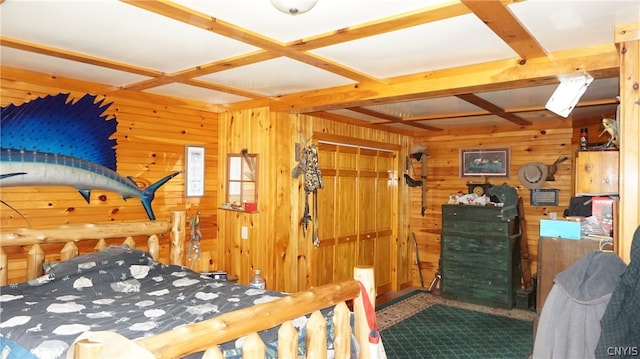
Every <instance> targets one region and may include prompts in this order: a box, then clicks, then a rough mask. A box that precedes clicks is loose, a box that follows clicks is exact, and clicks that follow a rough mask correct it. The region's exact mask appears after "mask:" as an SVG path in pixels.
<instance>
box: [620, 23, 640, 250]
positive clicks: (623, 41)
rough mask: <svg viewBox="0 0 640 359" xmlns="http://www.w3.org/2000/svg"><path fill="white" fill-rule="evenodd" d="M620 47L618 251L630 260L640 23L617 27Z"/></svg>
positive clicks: (635, 220) (636, 221) (639, 155)
mask: <svg viewBox="0 0 640 359" xmlns="http://www.w3.org/2000/svg"><path fill="white" fill-rule="evenodd" d="M616 42H618V44H617V45H618V49H619V51H620V118H619V119H618V126H619V131H620V141H619V143H620V178H619V181H620V207H619V208H620V217H621V218H620V219H619V223H620V226H619V227H620V230H619V231H618V233H619V235H618V244H619V247H618V248H619V251H618V254H619V255H620V256H621V257H622V259H623V260H624V261H625V262H627V263H628V262H629V261H630V260H631V242H632V240H633V233H634V232H635V230H636V228H638V226H639V225H640V201H638V198H640V183H639V182H638V178H640V142H639V141H638V139H639V138H640V103H639V102H638V101H640V89H639V87H638V84H640V23H633V24H627V25H624V26H619V27H617V28H616Z"/></svg>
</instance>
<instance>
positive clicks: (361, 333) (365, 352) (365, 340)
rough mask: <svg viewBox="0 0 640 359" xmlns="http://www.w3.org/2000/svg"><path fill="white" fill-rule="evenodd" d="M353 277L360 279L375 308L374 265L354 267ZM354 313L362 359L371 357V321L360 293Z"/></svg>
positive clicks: (354, 303)
mask: <svg viewBox="0 0 640 359" xmlns="http://www.w3.org/2000/svg"><path fill="white" fill-rule="evenodd" d="M353 278H354V279H355V280H357V281H360V282H361V283H362V284H363V286H364V289H365V290H366V291H367V294H368V295H369V301H371V305H372V306H373V307H374V308H375V305H376V284H375V281H374V276H373V267H354V268H353ZM353 313H354V315H355V335H356V340H357V341H358V343H359V344H360V359H368V358H370V357H371V356H370V350H369V332H370V330H369V323H368V322H367V314H366V312H365V310H364V302H363V297H362V295H361V294H359V295H358V296H357V297H356V298H355V299H354V300H353Z"/></svg>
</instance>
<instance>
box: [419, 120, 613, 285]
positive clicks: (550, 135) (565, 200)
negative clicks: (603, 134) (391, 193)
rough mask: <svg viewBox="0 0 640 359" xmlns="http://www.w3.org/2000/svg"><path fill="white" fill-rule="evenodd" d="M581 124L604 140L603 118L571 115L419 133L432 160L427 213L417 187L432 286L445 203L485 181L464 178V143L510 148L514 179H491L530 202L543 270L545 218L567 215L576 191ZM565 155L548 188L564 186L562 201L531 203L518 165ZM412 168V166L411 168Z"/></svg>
mask: <svg viewBox="0 0 640 359" xmlns="http://www.w3.org/2000/svg"><path fill="white" fill-rule="evenodd" d="M581 127H586V128H588V129H589V140H590V141H591V142H592V143H596V142H602V141H603V140H604V139H603V138H598V135H599V134H600V131H601V128H600V119H599V118H594V119H591V120H586V121H581V122H576V123H572V121H571V120H565V121H558V122H555V123H551V122H548V123H545V124H544V125H535V126H534V125H532V126H527V127H515V126H511V127H509V126H506V127H504V128H468V129H459V130H449V131H442V132H440V133H437V132H430V133H429V134H428V135H426V136H419V137H416V138H415V141H416V143H420V144H423V145H425V146H427V147H428V159H427V210H426V213H425V216H424V217H422V216H421V215H420V209H421V193H420V188H419V187H415V188H412V189H411V190H410V192H411V194H410V195H411V203H412V205H411V208H412V211H411V227H412V230H413V231H415V233H416V237H417V241H418V247H419V255H420V260H421V263H422V264H421V268H422V272H423V276H424V278H425V287H428V286H429V284H430V283H431V280H433V278H434V276H435V273H436V271H437V270H438V261H439V258H440V239H441V237H440V233H441V229H442V218H441V216H442V210H441V206H442V205H443V204H446V203H447V201H448V199H449V196H450V195H452V194H455V193H457V192H458V191H462V192H463V193H468V188H467V186H466V184H467V182H472V183H484V182H485V178H483V177H472V178H461V177H460V176H459V150H460V149H461V148H491V147H509V148H510V152H511V167H510V177H509V178H487V179H486V181H488V183H491V184H494V185H500V184H502V183H507V184H508V185H509V186H512V187H515V188H516V189H517V190H518V195H519V196H521V197H522V199H523V202H524V211H525V218H526V220H527V238H528V243H529V254H530V260H531V261H532V273H535V271H536V269H537V258H538V240H539V231H540V225H539V223H540V219H544V218H549V213H550V212H556V213H557V215H558V218H561V217H562V214H563V212H564V209H565V208H567V207H568V204H569V199H570V198H571V197H572V196H573V194H574V163H575V156H576V151H577V149H578V143H579V131H580V128H581ZM562 156H567V157H569V160H568V161H565V162H563V163H562V164H561V165H560V166H559V167H558V171H557V172H556V175H555V181H553V182H545V183H544V184H543V186H542V188H554V189H558V190H559V205H558V206H532V205H530V191H529V190H528V189H527V188H525V187H524V186H522V184H520V182H519V180H518V170H519V169H520V167H521V166H523V165H524V164H526V163H529V162H542V163H545V164H547V165H551V164H552V163H554V161H555V160H556V159H558V158H559V157H562ZM413 169H414V170H415V173H413V172H410V175H411V176H412V177H413V178H416V179H417V178H419V176H420V171H421V166H420V165H419V164H417V163H416V164H415V165H414V166H413ZM410 171H412V170H410ZM413 283H414V285H420V281H419V273H418V267H417V266H416V265H414V266H413Z"/></svg>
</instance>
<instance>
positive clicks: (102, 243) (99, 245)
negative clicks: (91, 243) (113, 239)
mask: <svg viewBox="0 0 640 359" xmlns="http://www.w3.org/2000/svg"><path fill="white" fill-rule="evenodd" d="M107 247H108V245H107V241H105V240H104V238H102V239H100V240H99V241H98V243H96V246H95V247H93V250H94V251H96V252H102V251H103V250H104V249H105V248H107Z"/></svg>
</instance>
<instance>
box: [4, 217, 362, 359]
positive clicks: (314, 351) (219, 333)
mask: <svg viewBox="0 0 640 359" xmlns="http://www.w3.org/2000/svg"><path fill="white" fill-rule="evenodd" d="M185 227H186V213H185V211H174V212H172V213H171V221H161V220H158V221H145V222H123V223H107V224H86V225H73V226H63V227H57V228H43V229H31V228H28V229H27V228H22V229H17V230H14V231H11V232H2V233H1V234H0V244H1V246H0V285H6V284H7V273H8V270H7V265H8V261H7V256H6V254H5V252H4V250H2V248H3V247H9V246H31V248H30V250H29V251H28V258H27V269H26V270H27V280H30V279H33V278H36V277H38V276H40V275H42V274H43V269H42V268H43V266H42V264H43V262H44V257H45V253H44V251H43V250H42V248H41V246H40V245H41V244H49V243H65V245H64V247H63V249H62V250H61V252H60V260H61V261H65V260H69V259H71V258H73V257H75V256H77V255H78V247H77V246H76V242H78V241H82V240H85V239H86V240H88V239H93V240H99V241H98V244H97V245H96V247H95V250H96V251H100V250H102V249H104V248H106V247H107V243H106V241H105V239H109V238H125V240H124V244H128V245H129V246H133V247H135V241H134V240H133V237H134V236H147V237H148V240H147V244H148V248H149V250H148V251H149V253H150V254H151V256H152V257H153V258H154V259H155V260H158V257H159V248H160V247H159V240H158V235H161V234H164V233H167V232H169V233H170V255H169V261H170V262H171V263H172V264H180V265H181V264H182V251H183V248H184V241H185V237H186V236H185ZM358 281H359V282H361V283H362V284H363V285H364V288H365V290H366V291H367V293H368V296H369V298H370V300H371V301H372V303H371V304H372V305H375V281H374V278H373V268H370V267H356V268H354V279H352V280H348V281H343V282H340V283H333V284H328V285H324V286H320V287H315V288H311V289H309V290H305V291H301V292H298V293H294V294H292V295H291V296H287V297H283V298H280V299H277V300H274V301H272V302H268V303H263V304H257V305H254V306H251V307H248V308H244V309H240V310H237V311H233V312H229V313H224V314H221V315H219V316H217V317H215V318H211V319H208V320H204V321H202V322H198V323H194V324H190V325H186V326H182V327H179V328H175V329H172V330H168V331H166V332H163V333H159V334H156V335H153V336H150V337H146V338H141V339H137V340H134V341H133V343H135V344H137V345H139V346H141V347H143V348H144V349H146V350H147V351H148V352H150V353H151V354H152V355H153V356H155V357H156V358H181V357H184V356H187V355H189V354H192V353H196V352H200V351H205V354H204V356H203V358H206V359H210V358H222V357H223V356H222V353H221V352H220V350H219V349H218V347H217V345H218V344H221V343H225V342H228V341H231V340H234V339H237V338H240V337H243V336H247V338H246V340H245V342H244V345H243V347H242V348H243V358H260V359H263V358H264V357H265V345H264V343H262V341H261V339H260V337H259V336H258V335H257V332H259V331H261V330H265V329H269V328H273V327H276V326H278V325H280V324H282V326H281V327H280V329H279V331H278V357H280V358H297V347H298V343H297V341H298V337H297V334H296V331H295V328H294V326H293V324H292V320H294V319H296V318H298V317H300V316H302V315H307V314H311V316H310V319H309V321H308V322H307V328H306V332H307V336H306V341H307V342H306V344H307V357H309V358H326V357H327V353H326V347H325V343H326V335H327V332H326V322H325V319H324V318H323V316H322V314H321V313H320V310H322V309H325V308H328V307H331V306H335V308H334V317H333V322H334V332H335V338H334V348H335V357H336V358H349V356H350V352H351V333H352V330H351V325H350V311H349V308H348V306H347V304H346V302H347V301H350V300H353V312H354V317H355V322H354V323H355V324H354V330H353V332H354V335H355V338H356V341H357V342H358V347H359V358H369V357H370V356H369V355H370V354H369V350H370V349H369V342H368V335H369V326H368V324H367V319H366V315H365V311H364V304H363V302H362V298H361V296H360V286H359V284H358ZM184 338H188V340H184ZM108 345H109V343H108V342H106V343H96V342H89V341H87V340H80V341H78V342H77V343H76V345H75V352H74V358H76V359H97V358H99V357H100V352H101V351H102V349H103V347H104V346H108Z"/></svg>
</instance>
